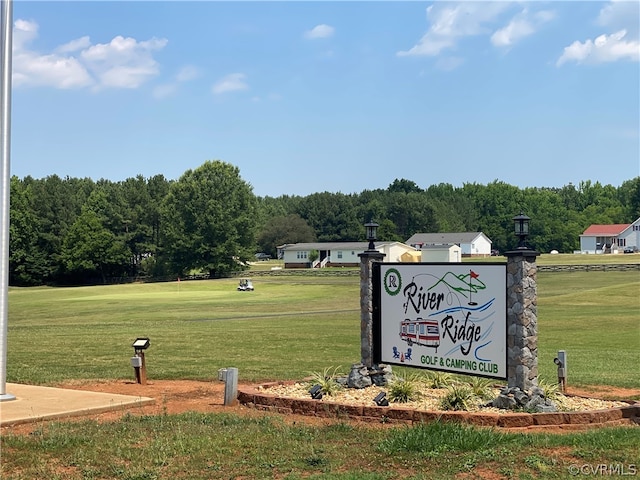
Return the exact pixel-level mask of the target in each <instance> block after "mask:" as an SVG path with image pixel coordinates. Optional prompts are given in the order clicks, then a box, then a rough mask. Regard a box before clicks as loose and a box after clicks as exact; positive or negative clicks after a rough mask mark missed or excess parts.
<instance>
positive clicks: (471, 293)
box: [374, 263, 507, 379]
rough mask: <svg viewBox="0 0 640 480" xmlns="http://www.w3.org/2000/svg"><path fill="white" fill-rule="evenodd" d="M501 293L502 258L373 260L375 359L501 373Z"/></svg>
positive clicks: (503, 329)
mask: <svg viewBox="0 0 640 480" xmlns="http://www.w3.org/2000/svg"><path fill="white" fill-rule="evenodd" d="M506 294H507V287H506V265H505V264H477V263H474V264H472V263H464V264H451V263H445V264H430V263H419V264H415V263H414V264H406V263H405V264H378V265H376V266H375V268H374V350H375V352H374V356H375V359H376V361H378V362H381V363H389V364H395V365H403V366H411V367H417V368H428V369H433V370H443V371H449V372H453V373H462V374H467V375H477V376H483V377H490V378H500V379H505V378H506V377H507V365H506V363H507V362H506V358H507V341H506V340H507V329H506V323H507V321H506V320H507V307H506Z"/></svg>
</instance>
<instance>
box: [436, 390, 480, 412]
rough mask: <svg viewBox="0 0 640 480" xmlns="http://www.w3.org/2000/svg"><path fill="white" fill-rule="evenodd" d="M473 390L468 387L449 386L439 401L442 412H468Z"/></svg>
mask: <svg viewBox="0 0 640 480" xmlns="http://www.w3.org/2000/svg"><path fill="white" fill-rule="evenodd" d="M473 397H474V395H473V390H472V389H471V387H470V386H469V385H451V386H449V387H447V393H446V395H445V396H444V397H442V399H441V400H440V408H441V409H442V410H469V403H470V402H471V400H472V399H473Z"/></svg>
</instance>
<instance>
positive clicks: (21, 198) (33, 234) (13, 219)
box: [9, 176, 48, 285]
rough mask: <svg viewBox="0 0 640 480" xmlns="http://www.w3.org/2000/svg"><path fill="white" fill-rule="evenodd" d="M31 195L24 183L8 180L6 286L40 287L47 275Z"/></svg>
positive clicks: (37, 221)
mask: <svg viewBox="0 0 640 480" xmlns="http://www.w3.org/2000/svg"><path fill="white" fill-rule="evenodd" d="M32 205H33V192H32V191H31V188H30V186H29V185H28V184H27V183H26V182H22V181H21V180H20V179H18V177H15V176H14V177H11V210H10V222H9V282H10V284H11V285H39V284H40V283H41V282H42V279H43V278H44V277H46V275H47V273H48V269H47V261H46V256H45V253H44V251H43V250H42V249H41V248H39V246H38V234H39V230H40V222H39V219H38V217H37V216H36V214H35V212H34V211H33V208H32Z"/></svg>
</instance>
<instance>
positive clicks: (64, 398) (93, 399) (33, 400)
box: [0, 383, 155, 427]
mask: <svg viewBox="0 0 640 480" xmlns="http://www.w3.org/2000/svg"><path fill="white" fill-rule="evenodd" d="M6 390H7V393H10V394H12V395H15V397H16V399H15V400H8V401H4V402H0V426H2V427H4V426H9V425H18V424H21V423H29V422H35V421H38V420H51V419H56V418H65V417H73V416H79V415H87V414H92V413H96V414H97V413H102V412H107V411H110V410H121V409H125V408H131V407H135V406H141V405H149V404H152V403H155V400H154V399H153V398H148V397H134V396H129V395H118V394H115V393H101V392H85V391H82V390H69V389H66V388H52V387H39V386H35V385H21V384H17V383H7V389H6Z"/></svg>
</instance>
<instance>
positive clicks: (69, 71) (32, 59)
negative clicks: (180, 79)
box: [13, 19, 167, 90]
mask: <svg viewBox="0 0 640 480" xmlns="http://www.w3.org/2000/svg"><path fill="white" fill-rule="evenodd" d="M37 36H38V24H37V23H36V22H33V21H28V20H22V19H18V20H16V22H15V24H14V45H13V46H14V49H13V56H14V60H13V80H14V83H15V85H16V86H49V87H54V88H86V87H92V88H93V89H96V90H98V89H101V88H106V87H111V88H138V87H139V86H141V85H142V84H144V83H145V82H147V81H148V80H149V79H151V78H153V77H154V76H157V75H158V74H159V65H158V62H156V60H155V59H154V58H153V55H152V52H154V51H156V50H161V49H162V48H164V47H165V45H166V44H167V40H166V39H157V38H152V39H151V40H148V41H141V42H139V41H137V40H136V39H134V38H124V37H122V36H116V37H114V38H113V40H111V42H109V43H106V44H96V45H92V44H91V40H90V38H89V37H88V36H84V37H81V38H78V39H75V40H71V41H70V42H68V43H65V44H63V45H60V46H58V47H57V48H54V49H53V51H52V52H51V53H41V52H36V51H34V50H32V49H30V48H29V44H30V42H32V41H33V40H34V39H35V38H37ZM74 53H75V55H74Z"/></svg>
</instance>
